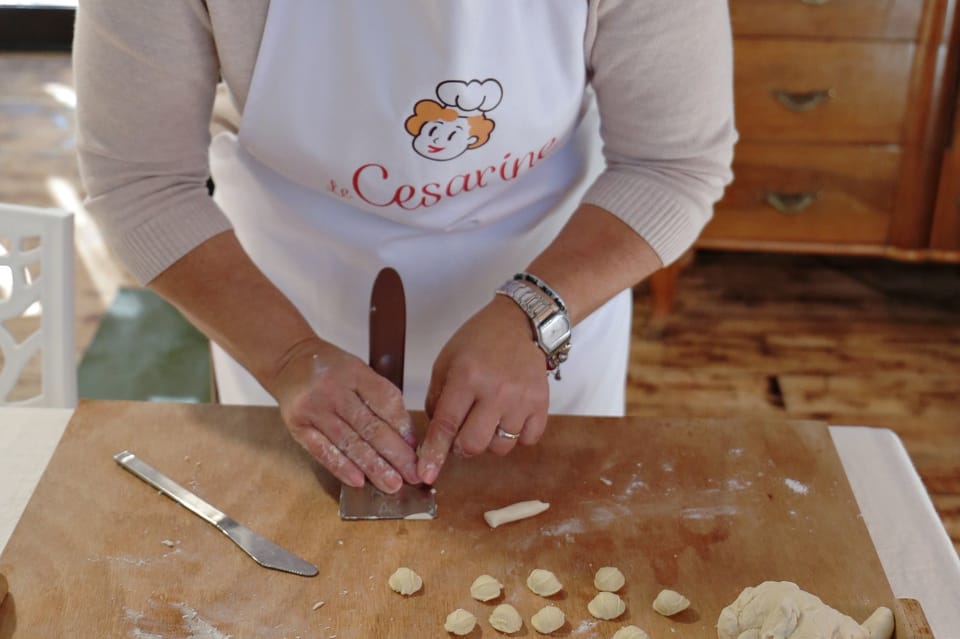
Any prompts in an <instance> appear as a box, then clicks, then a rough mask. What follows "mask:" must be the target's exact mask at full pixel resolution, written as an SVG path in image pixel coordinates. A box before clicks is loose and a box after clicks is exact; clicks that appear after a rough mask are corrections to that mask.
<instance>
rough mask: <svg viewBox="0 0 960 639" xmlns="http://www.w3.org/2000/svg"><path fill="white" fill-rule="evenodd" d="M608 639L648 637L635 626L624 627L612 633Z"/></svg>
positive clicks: (639, 638)
mask: <svg viewBox="0 0 960 639" xmlns="http://www.w3.org/2000/svg"><path fill="white" fill-rule="evenodd" d="M610 639H650V635H648V634H647V633H646V632H644V631H643V629H641V628H638V627H637V626H624V627H623V628H621V629H620V630H617V631H616V632H615V633H613V636H612V637H610Z"/></svg>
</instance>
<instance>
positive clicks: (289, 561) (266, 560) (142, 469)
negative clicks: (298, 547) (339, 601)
mask: <svg viewBox="0 0 960 639" xmlns="http://www.w3.org/2000/svg"><path fill="white" fill-rule="evenodd" d="M113 459H114V461H116V462H117V463H118V464H120V466H122V467H123V468H124V469H125V470H128V471H130V472H131V473H133V474H134V475H136V476H137V477H139V478H140V479H142V480H143V481H145V482H147V483H148V484H150V485H151V486H153V487H154V488H156V489H157V490H159V491H160V492H162V493H163V494H165V495H166V496H167V497H170V498H171V499H173V500H174V501H176V502H177V503H179V504H180V505H181V506H183V507H184V508H186V509H187V510H189V511H191V512H192V513H194V514H195V515H197V516H199V517H200V518H201V519H203V520H205V521H207V522H208V523H210V524H213V525H214V526H216V527H217V529H218V530H220V532H222V533H223V534H224V535H226V536H227V537H229V538H230V540H231V541H233V543H235V544H237V545H238V546H240V548H241V549H242V550H243V552H245V553H247V554H248V555H250V557H252V558H253V560H254V561H255V562H257V563H258V564H260V565H261V566H264V567H265V568H272V569H274V570H282V571H283V572H290V573H293V574H295V575H301V576H303V577H313V576H314V575H316V574H317V567H316V566H314V565H313V564H311V563H308V562H306V561H304V560H303V559H300V557H297V556H296V555H294V554H293V553H292V552H290V551H288V550H284V549H283V548H281V547H280V546H278V545H276V544H275V543H273V542H272V541H270V540H269V539H266V538H265V537H262V536H260V535H258V534H257V533H255V532H253V531H252V530H250V529H249V528H247V527H246V526H244V525H243V524H240V523H238V522H237V521H236V520H234V519H231V518H230V517H228V516H227V515H226V514H225V513H223V512H221V511H220V510H218V509H217V508H215V507H213V506H211V505H210V504H208V503H207V502H205V501H204V500H202V499H200V498H199V497H197V496H196V495H194V494H193V493H192V492H190V491H189V490H187V489H186V488H184V487H183V486H181V485H180V484H178V483H177V482H175V481H173V480H172V479H170V478H169V477H167V476H166V475H164V474H163V473H161V472H160V471H159V470H157V469H156V468H154V467H153V466H151V465H149V464H147V463H146V462H144V461H143V460H141V459H138V458H137V456H136V455H134V454H133V453H131V452H130V451H128V450H125V451H123V452H121V453H117V454H116V455H114V456H113Z"/></svg>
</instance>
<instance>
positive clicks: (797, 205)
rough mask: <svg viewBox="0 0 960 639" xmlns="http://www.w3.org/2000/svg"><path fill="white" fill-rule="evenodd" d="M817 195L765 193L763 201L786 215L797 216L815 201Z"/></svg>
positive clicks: (781, 192)
mask: <svg viewBox="0 0 960 639" xmlns="http://www.w3.org/2000/svg"><path fill="white" fill-rule="evenodd" d="M818 195H819V194H818V193H817V192H816V191H814V192H812V193H810V192H807V193H784V192H783V191H767V192H766V193H764V194H763V201H764V202H766V203H767V204H768V205H769V206H771V207H773V208H775V209H776V210H778V211H780V212H781V213H784V214H786V215H797V214H799V213H803V212H804V211H805V210H807V209H808V208H810V206H811V205H812V204H813V203H814V202H815V201H816V199H817V196H818Z"/></svg>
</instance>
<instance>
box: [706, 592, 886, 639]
mask: <svg viewBox="0 0 960 639" xmlns="http://www.w3.org/2000/svg"><path fill="white" fill-rule="evenodd" d="M741 636H747V637H750V636H755V637H764V638H765V639H789V638H790V637H830V638H831V639H871V638H870V633H869V632H868V631H867V630H866V629H864V628H862V627H861V626H860V624H858V623H857V622H856V621H854V620H853V619H851V618H850V617H848V616H846V615H844V614H842V613H840V612H837V611H836V610H834V609H833V608H831V607H830V606H828V605H826V604H825V603H823V602H822V601H821V600H820V598H819V597H817V596H815V595H812V594H810V593H809V592H805V591H803V590H800V587H799V586H797V584H795V583H793V582H790V581H765V582H763V583H762V584H760V585H759V586H754V587H751V588H744V590H743V592H741V593H740V596H738V597H737V598H736V600H735V601H734V602H733V603H732V604H730V605H729V606H727V607H726V608H724V609H723V610H722V611H721V612H720V618H719V619H718V620H717V637H718V639H738V638H739V637H741Z"/></svg>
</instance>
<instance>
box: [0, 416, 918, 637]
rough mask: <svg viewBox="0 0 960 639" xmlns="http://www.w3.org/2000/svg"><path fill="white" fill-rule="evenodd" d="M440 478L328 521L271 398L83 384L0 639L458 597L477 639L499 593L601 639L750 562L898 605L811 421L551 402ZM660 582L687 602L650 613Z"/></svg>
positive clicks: (359, 633) (332, 509)
mask: <svg viewBox="0 0 960 639" xmlns="http://www.w3.org/2000/svg"><path fill="white" fill-rule="evenodd" d="M418 417H419V418H420V419H421V421H422V416H418ZM124 449H129V450H131V451H132V452H134V453H135V454H137V455H138V456H139V457H141V458H142V459H143V460H144V461H146V462H147V463H149V464H151V465H153V466H155V467H156V468H157V469H159V470H161V471H162V472H165V473H166V474H167V475H169V476H170V477H172V478H173V479H174V480H176V481H178V482H179V483H181V484H182V485H184V486H185V487H188V488H190V489H192V490H193V491H194V492H195V493H196V494H198V495H199V496H200V497H202V498H204V499H206V500H207V501H210V502H211V503H213V504H214V505H216V506H218V507H219V508H221V509H222V510H224V511H225V512H226V513H227V514H229V515H231V516H232V517H234V518H235V519H237V520H239V521H240V522H243V523H245V524H247V525H248V526H250V527H251V528H253V529H254V530H256V531H258V532H260V533H261V534H263V535H265V536H267V537H268V538H270V539H272V540H273V541H275V542H276V543H278V544H280V545H281V546H283V547H285V548H288V549H290V550H291V551H293V552H295V553H297V554H299V555H300V556H302V557H304V558H305V559H307V560H308V561H311V562H313V563H315V564H316V565H317V566H318V568H319V570H320V574H319V576H317V577H314V578H304V577H298V576H295V575H289V574H285V573H280V572H276V571H271V570H267V569H264V568H261V567H259V566H258V565H257V564H255V563H254V562H253V561H251V560H250V559H249V558H248V557H247V556H246V555H245V554H244V553H243V552H242V551H241V550H240V549H239V548H237V547H236V546H235V545H233V543H231V542H230V541H229V540H228V539H227V538H226V537H225V536H223V535H222V534H221V533H219V532H218V531H217V530H215V529H214V528H213V527H211V526H210V525H208V524H206V523H204V522H202V521H201V520H200V519H199V518H197V517H196V516H194V515H192V514H190V513H189V512H187V511H186V510H185V509H183V508H181V507H179V506H178V505H176V504H174V502H172V501H171V500H169V499H167V498H166V497H164V496H161V495H159V494H158V493H157V491H156V490H154V489H152V488H150V487H149V486H147V485H146V484H145V483H143V482H142V481H140V480H139V479H137V478H135V477H134V476H132V475H130V474H129V473H127V472H125V471H124V470H123V469H121V468H120V467H119V466H117V465H116V464H115V463H114V461H113V459H112V456H113V455H114V454H115V453H117V452H119V451H121V450H124ZM437 497H438V506H439V518H438V519H437V520H435V521H380V522H342V521H340V519H339V518H338V516H337V485H336V483H335V482H334V481H333V480H332V479H331V478H330V477H329V475H327V474H326V473H325V471H323V470H322V469H320V468H319V466H317V465H316V464H314V463H313V462H312V460H311V459H310V458H309V456H308V455H307V454H306V453H304V452H303V451H302V450H301V449H300V448H299V447H298V446H297V445H296V444H295V443H293V442H292V440H291V439H290V438H289V436H288V435H287V434H286V431H285V430H284V428H283V426H282V422H281V420H280V417H279V413H278V412H277V411H276V409H273V408H249V407H225V406H212V405H188V404H164V403H141V402H109V401H85V402H82V403H81V405H80V407H79V408H78V409H77V411H76V413H75V414H74V417H73V419H72V420H71V422H70V424H69V426H68V427H67V430H66V433H65V434H64V437H63V440H62V441H61V443H60V445H59V446H58V448H57V450H56V451H55V453H54V456H53V458H52V460H51V462H50V465H49V467H48V469H47V471H46V473H45V474H44V476H43V478H42V480H41V482H40V484H39V486H38V488H37V491H36V493H35V494H34V496H33V498H32V500H31V501H30V503H29V505H28V507H27V509H26V511H25V513H24V515H23V518H22V519H21V521H20V523H19V525H18V527H17V528H16V530H15V531H14V534H13V536H12V538H11V539H10V542H9V544H8V545H7V547H6V549H5V551H4V553H3V555H2V556H0V572H2V573H3V574H5V575H7V577H8V579H9V583H10V595H9V596H8V598H7V601H6V602H5V603H4V605H3V608H2V609H0V611H2V613H3V614H2V618H0V638H10V637H17V638H28V637H29V638H33V637H68V636H77V637H130V638H133V639H157V638H165V639H166V638H171V639H200V638H203V639H224V638H226V637H232V638H233V639H248V638H250V639H252V638H256V639H269V638H276V639H282V638H287V639H295V638H296V637H301V638H303V639H307V638H323V639H332V638H333V637H336V638H337V639H352V638H355V637H362V638H368V637H397V638H401V637H402V638H403V639H411V638H416V637H443V636H447V635H446V633H445V632H444V631H443V622H444V620H445V617H446V615H447V613H449V612H450V611H452V610H454V609H455V608H459V607H462V608H465V609H467V610H469V611H471V612H473V613H474V614H475V615H476V616H477V617H478V618H479V619H480V623H479V625H478V628H477V629H476V630H474V632H473V633H471V635H470V637H471V639H478V638H479V637H498V636H502V635H500V634H499V633H497V632H496V631H495V630H493V629H492V628H491V626H490V625H489V622H488V621H487V618H488V617H489V614H490V611H491V610H492V609H493V605H494V604H495V603H500V602H501V601H505V602H507V603H511V604H513V605H514V606H515V607H516V608H517V609H518V610H519V611H520V613H521V615H522V616H523V617H524V624H525V625H524V628H523V629H522V630H521V631H520V632H519V633H517V634H516V635H514V636H519V637H535V636H537V634H536V632H535V631H534V630H533V628H532V627H531V626H530V624H529V619H530V617H531V615H533V614H534V613H535V612H537V611H538V610H539V609H540V608H541V607H542V606H543V605H545V604H547V603H552V604H555V605H557V606H559V607H560V608H561V609H563V611H564V612H565V613H566V617H567V624H566V625H565V626H564V627H563V628H562V629H561V630H559V631H557V632H556V633H554V636H557V637H570V638H580V637H601V638H604V639H605V638H608V637H610V636H611V635H612V634H613V633H614V631H615V630H616V629H618V628H619V627H621V626H623V625H626V624H635V625H638V626H640V627H642V628H644V629H645V630H647V632H649V633H650V635H651V637H654V638H661V637H683V638H685V639H686V638H701V637H702V638H707V637H710V638H713V637H716V630H715V624H716V620H717V616H718V615H719V613H720V610H721V609H722V608H723V607H724V606H725V605H727V604H729V603H730V602H731V601H732V600H733V599H734V598H736V596H737V595H738V594H739V592H740V591H741V590H742V589H743V588H744V587H746V586H750V585H756V584H758V583H760V582H762V581H765V580H791V581H795V582H797V583H798V584H799V585H800V586H801V587H802V588H804V589H807V590H809V591H811V592H813V593H815V594H817V595H818V596H820V597H821V598H822V599H823V600H824V601H825V602H827V603H828V604H830V605H832V606H834V607H835V608H838V609H839V610H841V611H843V612H845V613H847V614H850V615H851V616H853V617H854V618H856V619H857V620H863V619H864V618H865V617H867V616H868V615H869V614H870V612H872V611H873V610H874V609H875V608H876V607H877V606H881V605H883V606H888V607H891V608H894V607H895V602H894V598H893V595H892V594H891V591H890V587H889V585H888V583H887V581H886V578H885V576H884V573H883V570H882V568H881V566H880V563H879V560H878V558H877V555H876V552H875V550H874V548H873V545H872V543H871V541H870V538H869V536H868V533H867V531H866V528H865V526H864V524H863V522H862V520H861V518H860V516H859V511H858V508H857V505H856V502H855V500H854V497H853V495H852V493H851V491H850V488H849V485H848V483H847V480H846V477H845V475H844V472H843V470H842V468H841V465H840V462H839V459H838V457H837V454H836V451H835V449H834V447H833V444H832V441H831V439H830V435H829V433H828V431H827V429H826V428H825V426H824V425H822V424H819V423H803V424H797V423H793V424H789V423H776V424H771V423H767V424H756V423H732V422H731V423H718V422H692V421H657V420H651V419H633V418H626V419H612V418H584V417H553V418H551V422H550V428H549V430H548V434H547V436H546V437H545V438H544V440H543V441H542V442H541V443H540V444H539V445H538V446H535V447H532V448H523V449H518V450H517V451H516V452H515V453H513V454H512V455H510V456H509V457H507V458H498V457H494V456H490V455H485V456H481V457H477V458H473V459H470V460H465V461H464V460H457V461H454V462H452V463H451V464H449V465H448V467H447V468H445V470H444V473H443V475H442V476H441V480H440V482H439V483H438V495H437ZM527 499H541V500H544V501H547V502H550V503H551V507H550V509H549V510H548V511H547V512H545V513H543V514H542V515H539V516H538V517H536V518H533V519H529V520H525V521H522V522H517V523H514V524H509V525H506V526H502V527H500V528H497V529H493V530H492V529H490V528H489V527H488V526H487V525H486V523H485V522H484V520H483V517H482V515H483V512H484V511H486V510H488V509H491V508H496V507H500V506H504V505H507V504H510V503H513V502H517V501H521V500H527ZM606 565H612V566H618V567H619V568H620V569H621V570H622V571H623V573H624V575H625V576H626V580H627V583H626V586H625V587H624V589H623V590H622V592H621V595H622V596H623V598H624V600H625V601H626V603H627V611H626V613H625V614H624V615H623V616H622V617H621V618H620V619H617V620H616V621H613V622H604V621H598V620H596V619H593V618H592V617H591V616H590V615H589V613H588V612H587V608H586V606H587V603H588V602H589V601H590V599H591V598H592V597H593V596H594V595H595V594H596V591H595V589H594V587H593V575H594V573H595V571H596V570H597V568H599V567H601V566H606ZM400 566H408V567H410V568H413V569H414V570H416V571H417V572H418V573H419V574H420V575H421V576H422V577H423V580H424V587H423V590H422V591H421V592H420V593H418V594H417V595H415V596H412V597H409V598H404V597H401V596H399V595H397V594H395V593H393V592H392V591H391V590H390V589H389V588H388V586H387V583H386V582H387V578H388V577H389V575H390V574H391V573H392V572H393V571H394V570H395V569H396V568H398V567H400ZM534 568H546V569H549V570H552V571H553V572H554V573H556V575H557V576H558V577H559V578H560V580H561V581H562V582H563V585H564V589H563V591H562V592H561V593H560V594H558V595H556V596H554V597H552V598H550V600H549V601H548V600H545V599H542V598H540V597H537V596H535V595H533V594H532V593H531V592H530V591H528V590H527V588H526V586H525V581H526V577H527V575H528V574H529V573H530V571H531V570H532V569H534ZM484 573H487V574H490V575H493V576H495V577H496V578H497V579H499V580H500V581H501V582H502V583H503V584H504V585H505V593H504V595H503V597H502V599H501V600H497V601H495V602H493V603H491V604H484V603H480V602H477V601H474V600H472V599H471V598H470V596H469V588H470V584H471V583H472V581H473V580H474V578H476V577H477V576H479V575H481V574H484ZM662 588H672V589H675V590H678V591H680V592H682V593H684V594H685V595H686V596H687V597H689V598H690V600H691V601H692V606H691V608H690V609H689V610H687V611H685V612H683V613H681V614H679V615H677V616H675V617H674V618H669V619H668V618H664V617H661V616H659V615H658V614H656V613H655V612H653V610H652V609H651V607H650V604H651V602H652V600H653V598H654V597H655V596H656V594H657V593H658V592H659V591H660V590H661V589H662ZM320 601H323V602H324V604H323V606H322V607H319V608H317V609H316V610H315V609H314V607H315V604H316V603H317V602H320ZM903 627H906V624H904V625H903ZM910 636H911V637H912V636H913V635H912V634H911V635H910ZM899 639H907V635H905V634H900V635H899Z"/></svg>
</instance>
